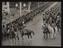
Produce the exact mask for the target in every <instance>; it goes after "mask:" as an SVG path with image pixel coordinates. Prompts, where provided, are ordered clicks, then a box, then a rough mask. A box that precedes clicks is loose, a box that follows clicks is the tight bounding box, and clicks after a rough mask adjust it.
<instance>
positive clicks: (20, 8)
mask: <svg viewBox="0 0 63 48" xmlns="http://www.w3.org/2000/svg"><path fill="white" fill-rule="evenodd" d="M21 14H22V3H21V2H20V16H21Z"/></svg>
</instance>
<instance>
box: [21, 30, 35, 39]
mask: <svg viewBox="0 0 63 48" xmlns="http://www.w3.org/2000/svg"><path fill="white" fill-rule="evenodd" d="M20 33H21V37H22V39H24V38H23V36H25V35H27V36H28V39H29V37H31V38H32V35H31V34H33V35H35V33H34V32H33V31H31V30H28V29H23V30H21V31H20Z"/></svg>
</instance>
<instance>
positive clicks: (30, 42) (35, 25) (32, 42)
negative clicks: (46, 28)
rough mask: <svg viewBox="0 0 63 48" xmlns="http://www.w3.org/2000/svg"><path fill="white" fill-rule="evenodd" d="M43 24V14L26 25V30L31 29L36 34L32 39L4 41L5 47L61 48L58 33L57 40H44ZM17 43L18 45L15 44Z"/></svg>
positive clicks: (59, 34)
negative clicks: (49, 47) (57, 47)
mask: <svg viewBox="0 0 63 48" xmlns="http://www.w3.org/2000/svg"><path fill="white" fill-rule="evenodd" d="M42 24H43V20H42V13H40V14H38V15H36V16H35V18H34V19H33V20H32V21H30V22H28V23H27V24H26V27H25V28H26V29H31V30H33V31H34V32H35V35H34V36H33V37H32V39H31V38H30V39H28V38H27V36H24V40H22V38H21V37H20V32H18V34H19V38H20V40H14V41H13V40H7V41H3V45H18V46H22V45H23V46H60V45H61V33H60V32H58V33H57V36H56V39H55V40H50V39H49V40H44V39H43V32H42V29H41V25H42ZM15 42H16V43H15Z"/></svg>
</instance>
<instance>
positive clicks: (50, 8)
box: [2, 2, 61, 46]
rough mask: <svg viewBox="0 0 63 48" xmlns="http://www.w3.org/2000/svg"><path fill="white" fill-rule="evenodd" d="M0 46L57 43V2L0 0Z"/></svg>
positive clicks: (59, 42)
mask: <svg viewBox="0 0 63 48" xmlns="http://www.w3.org/2000/svg"><path fill="white" fill-rule="evenodd" d="M2 46H61V2H2Z"/></svg>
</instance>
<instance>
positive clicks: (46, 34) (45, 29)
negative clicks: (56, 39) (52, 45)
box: [42, 24, 50, 39]
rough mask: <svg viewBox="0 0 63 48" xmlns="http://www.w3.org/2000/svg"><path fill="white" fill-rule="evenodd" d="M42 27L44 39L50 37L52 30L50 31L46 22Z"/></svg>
mask: <svg viewBox="0 0 63 48" xmlns="http://www.w3.org/2000/svg"><path fill="white" fill-rule="evenodd" d="M42 27H43V28H42V29H43V34H44V39H48V34H50V32H49V30H48V28H47V26H46V24H43V25H42Z"/></svg>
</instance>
